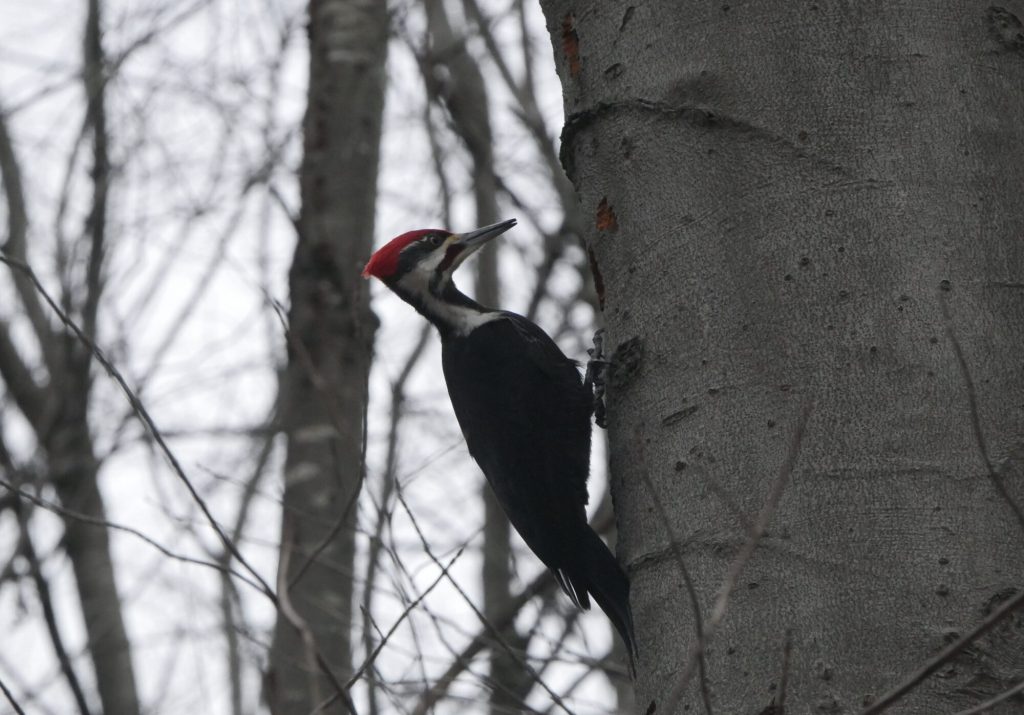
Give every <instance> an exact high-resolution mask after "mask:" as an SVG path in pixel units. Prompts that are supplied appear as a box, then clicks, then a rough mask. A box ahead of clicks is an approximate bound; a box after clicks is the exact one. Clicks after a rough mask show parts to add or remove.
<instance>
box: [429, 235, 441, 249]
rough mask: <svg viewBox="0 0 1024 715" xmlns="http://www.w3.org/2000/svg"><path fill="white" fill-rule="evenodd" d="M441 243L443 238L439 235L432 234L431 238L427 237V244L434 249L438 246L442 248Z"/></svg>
mask: <svg viewBox="0 0 1024 715" xmlns="http://www.w3.org/2000/svg"><path fill="white" fill-rule="evenodd" d="M441 241H442V239H441V237H440V236H439V235H437V234H436V233H432V234H430V235H429V236H427V243H429V244H430V245H431V246H433V247H434V248H437V247H438V246H440V245H441Z"/></svg>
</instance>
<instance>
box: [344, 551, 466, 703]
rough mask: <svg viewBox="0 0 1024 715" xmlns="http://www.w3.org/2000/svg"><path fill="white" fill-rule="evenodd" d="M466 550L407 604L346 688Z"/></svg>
mask: <svg viewBox="0 0 1024 715" xmlns="http://www.w3.org/2000/svg"><path fill="white" fill-rule="evenodd" d="M465 550H466V547H465V546H463V547H462V548H460V549H459V550H458V551H457V552H456V553H455V555H454V556H453V557H452V558H451V559H450V560H449V561H448V564H447V565H446V566H443V567H442V568H441V573H440V574H438V576H437V578H436V579H434V580H433V582H431V584H430V585H429V586H427V588H426V590H424V591H423V593H421V594H420V595H419V596H418V597H417V598H416V599H415V600H414V601H413V602H412V603H410V604H409V605H408V606H406V608H405V610H404V611H402V615H400V616H399V617H398V618H397V619H396V620H395V622H394V624H392V626H391V628H389V629H388V632H387V633H385V634H384V636H383V637H382V638H381V640H380V643H378V644H377V647H376V648H374V649H373V652H372V653H370V655H369V656H368V657H367V658H366V660H365V661H363V664H362V665H361V666H359V668H358V669H356V672H355V673H354V674H353V675H352V677H351V678H349V680H348V682H347V683H345V687H346V688H351V687H352V686H353V685H355V684H356V682H357V681H358V680H359V678H361V677H362V676H363V673H364V672H365V671H366V669H367V668H369V667H371V666H372V665H373V663H374V661H376V660H377V656H378V655H380V652H381V651H382V650H383V649H384V646H385V645H387V642H388V641H389V640H390V639H391V636H393V635H394V633H395V631H396V630H398V627H399V626H400V625H402V623H403V622H404V621H405V619H406V618H408V617H409V614H410V613H412V610H413V609H414V608H416V606H418V605H420V603H422V602H423V599H424V598H426V597H427V596H428V595H429V594H430V592H431V591H433V590H434V588H435V587H436V586H437V584H439V583H441V581H443V580H444V579H445V578H446V577H447V576H448V570H449V569H451V567H452V566H454V565H455V562H456V561H458V559H459V557H460V556H462V552H463V551H465Z"/></svg>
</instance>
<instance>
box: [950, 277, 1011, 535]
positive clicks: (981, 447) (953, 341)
mask: <svg viewBox="0 0 1024 715" xmlns="http://www.w3.org/2000/svg"><path fill="white" fill-rule="evenodd" d="M947 290H948V289H947V288H945V287H942V288H940V289H939V306H940V307H941V308H942V319H943V322H944V323H945V327H946V336H947V337H948V338H949V342H950V345H952V346H953V353H954V354H955V355H956V361H957V364H958V365H959V366H960V373H961V375H963V378H964V385H965V386H966V387H967V404H968V406H969V407H970V410H971V428H972V429H973V430H974V441H975V442H976V443H977V445H978V451H979V452H981V458H982V459H983V460H985V467H986V468H987V469H988V478H989V479H990V480H991V481H992V485H993V486H994V487H995V488H996V491H997V492H999V496H1000V497H1002V499H1003V501H1005V502H1006V504H1007V505H1008V506H1009V507H1010V509H1011V510H1012V511H1013V514H1014V516H1015V517H1016V518H1017V523H1018V524H1019V525H1020V527H1021V529H1024V510H1022V509H1021V507H1020V505H1019V504H1018V503H1017V502H1016V501H1014V499H1013V497H1012V496H1011V495H1010V492H1009V491H1008V490H1007V488H1006V485H1005V484H1003V479H1002V477H1001V476H1000V475H999V472H998V471H997V470H996V468H995V465H994V464H992V458H991V457H990V456H989V452H988V443H987V442H986V441H985V433H984V432H982V430H981V418H980V417H979V416H978V394H977V392H976V391H975V389H974V380H973V379H972V378H971V371H970V369H969V368H968V367H967V359H966V358H965V357H964V351H963V349H962V348H961V347H960V341H959V340H957V337H956V332H955V331H954V330H953V320H952V318H951V317H950V314H949V304H948V302H947V300H946V292H947Z"/></svg>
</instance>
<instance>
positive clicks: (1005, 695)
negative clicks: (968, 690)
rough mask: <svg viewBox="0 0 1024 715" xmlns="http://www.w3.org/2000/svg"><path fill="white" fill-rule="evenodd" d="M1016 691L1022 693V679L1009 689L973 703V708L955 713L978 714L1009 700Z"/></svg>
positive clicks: (1023, 682)
mask: <svg viewBox="0 0 1024 715" xmlns="http://www.w3.org/2000/svg"><path fill="white" fill-rule="evenodd" d="M1018 693H1024V680H1022V681H1020V682H1019V683H1017V684H1016V685H1014V686H1013V687H1012V688H1010V689H1009V690H1005V691H1003V692H1002V693H1000V694H999V695H996V696H995V697H994V698H990V699H988V700H986V701H985V702H983V703H979V704H977V705H975V706H974V707H973V708H968V709H967V710H961V711H960V712H958V713H956V714H955V715H980V713H986V712H988V711H989V710H991V709H992V708H994V707H995V706H996V705H998V704H999V703H1001V702H1004V701H1006V700H1009V699H1010V698H1012V697H1013V696H1014V695H1017V694H1018Z"/></svg>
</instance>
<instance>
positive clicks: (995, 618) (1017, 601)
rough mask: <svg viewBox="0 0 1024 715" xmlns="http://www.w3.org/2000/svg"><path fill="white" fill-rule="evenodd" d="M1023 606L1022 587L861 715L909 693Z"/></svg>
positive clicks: (880, 708) (876, 711)
mask: <svg viewBox="0 0 1024 715" xmlns="http://www.w3.org/2000/svg"><path fill="white" fill-rule="evenodd" d="M1021 606H1024V589H1022V590H1021V591H1020V592H1019V593H1017V595H1016V596H1014V597H1013V598H1011V599H1010V600H1008V601H1006V602H1004V603H1003V605H1002V606H1000V607H999V608H997V609H996V610H994V611H992V613H990V614H989V615H988V617H987V618H986V619H985V620H983V621H982V622H981V623H979V624H978V625H977V626H976V627H975V628H974V629H973V630H972V631H970V632H969V633H967V634H965V635H963V636H961V637H960V638H959V639H957V640H956V641H955V642H953V643H951V644H950V645H948V646H946V647H945V648H944V649H943V650H942V652H940V653H939V654H938V655H937V656H935V657H934V658H932V659H931V660H930V661H928V662H927V663H925V664H924V665H923V666H921V667H920V668H918V669H917V670H916V671H914V672H913V673H911V675H910V676H909V677H908V678H907V679H906V680H904V681H903V682H902V683H900V684H899V685H897V686H896V687H895V688H893V689H892V690H890V691H889V692H887V693H885V694H884V695H883V696H882V697H881V698H879V700H878V701H877V702H875V703H873V704H872V705H871V706H870V707H869V708H867V709H866V710H864V711H863V712H862V713H861V715H875V713H880V712H882V710H884V709H885V708H887V707H888V706H890V705H892V704H893V703H894V702H896V701H897V700H899V699H900V698H902V697H903V696H904V695H906V694H907V693H909V692H910V691H911V690H913V689H914V688H916V687H917V686H918V685H920V684H921V683H922V682H923V681H924V679H925V678H927V677H928V676H929V675H931V674H932V673H934V672H935V671H937V670H938V669H939V668H941V667H942V666H943V665H944V664H945V663H947V662H948V661H949V660H951V659H952V658H954V657H956V655H957V654H959V653H960V652H961V651H962V650H963V649H964V648H966V647H967V646H968V645H969V644H970V643H972V642H973V641H974V640H975V639H977V638H978V637H980V636H982V635H984V634H985V633H988V632H989V631H990V630H992V628H994V627H995V626H996V624H998V623H999V622H1000V621H1002V620H1003V619H1004V618H1006V617H1007V616H1009V615H1010V614H1011V613H1013V612H1014V611H1015V610H1017V609H1018V608H1020V607H1021Z"/></svg>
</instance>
